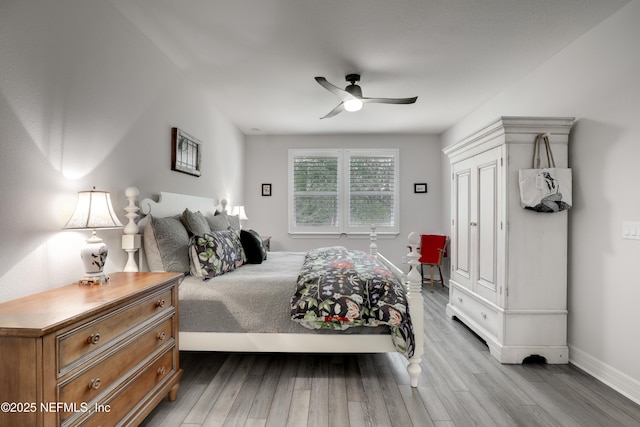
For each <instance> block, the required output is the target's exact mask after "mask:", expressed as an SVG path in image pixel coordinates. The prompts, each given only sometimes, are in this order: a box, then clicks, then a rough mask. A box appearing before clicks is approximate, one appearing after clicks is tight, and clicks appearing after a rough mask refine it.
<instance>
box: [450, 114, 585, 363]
mask: <svg viewBox="0 0 640 427" xmlns="http://www.w3.org/2000/svg"><path fill="white" fill-rule="evenodd" d="M573 120H574V119H573V118H567V117H561V118H553V117H501V118H499V119H498V120H496V121H495V122H493V123H491V124H489V125H488V126H485V127H484V128H482V129H480V130H478V131H477V132H476V133H474V134H473V135H470V136H469V137H467V138H465V139H464V140H462V141H460V142H458V143H456V144H454V145H452V146H449V147H447V148H445V149H444V153H445V154H446V155H447V156H448V157H449V159H450V162H451V179H452V182H451V243H450V247H449V257H450V263H451V276H450V280H449V303H448V305H447V315H448V316H450V317H451V318H458V319H459V320H460V321H462V322H463V323H464V324H466V325H467V326H468V327H469V328H471V329H472V330H473V331H474V332H475V333H476V334H478V335H479V336H480V337H481V338H482V339H484V340H485V341H486V343H487V345H488V346H489V350H490V352H491V354H492V355H493V356H494V357H495V358H496V359H498V360H499V361H500V362H502V363H522V361H523V360H524V359H525V358H527V357H529V356H540V357H543V358H545V359H546V361H547V363H568V360H569V350H568V348H567V211H564V212H558V213H538V212H534V211H531V210H526V209H523V208H522V207H521V206H520V189H519V184H518V170H519V169H528V168H531V167H532V162H533V148H534V141H535V138H536V135H537V134H540V133H547V134H548V135H549V141H550V142H551V149H552V152H553V156H554V159H555V164H556V167H567V162H568V139H569V131H570V129H571V125H572V124H573ZM541 152H542V154H544V146H543V147H542V150H541ZM543 165H545V162H544V160H543ZM561 190H562V189H561Z"/></svg>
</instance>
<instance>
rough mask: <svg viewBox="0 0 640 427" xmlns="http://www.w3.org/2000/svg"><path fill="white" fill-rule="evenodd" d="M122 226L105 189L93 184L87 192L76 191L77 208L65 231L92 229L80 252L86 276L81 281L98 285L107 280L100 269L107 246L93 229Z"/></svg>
mask: <svg viewBox="0 0 640 427" xmlns="http://www.w3.org/2000/svg"><path fill="white" fill-rule="evenodd" d="M122 227H123V225H122V223H121V222H120V220H119V219H118V216H117V215H116V213H115V212H114V211H113V206H112V205H111V195H110V194H109V193H108V192H106V191H98V190H96V188H95V187H93V190H90V191H79V192H78V202H77V203H76V208H75V210H74V212H73V215H71V218H69V221H67V223H66V224H65V226H64V229H66V230H92V232H91V237H90V238H89V239H87V241H86V242H87V243H86V245H85V246H84V247H83V248H82V251H81V252H80V257H81V258H82V262H83V263H84V269H85V272H86V274H85V277H83V278H82V279H80V284H84V285H95V284H97V285H101V284H103V283H105V282H107V281H108V280H109V278H108V277H107V276H105V274H104V273H103V272H102V269H103V268H104V264H105V262H106V261H107V252H108V251H107V245H106V243H104V241H103V240H102V239H101V238H99V237H98V236H96V230H104V229H113V228H122Z"/></svg>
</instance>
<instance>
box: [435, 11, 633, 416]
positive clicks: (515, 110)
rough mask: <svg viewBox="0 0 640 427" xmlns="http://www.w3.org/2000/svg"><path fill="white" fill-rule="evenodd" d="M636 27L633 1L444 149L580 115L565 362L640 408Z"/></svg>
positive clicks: (473, 118) (473, 119)
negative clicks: (485, 132) (538, 120)
mask: <svg viewBox="0 0 640 427" xmlns="http://www.w3.org/2000/svg"><path fill="white" fill-rule="evenodd" d="M638 22H640V1H637V0H636V1H633V2H631V3H630V4H629V5H628V6H626V7H624V8H623V9H621V10H620V11H619V12H618V13H616V14H615V15H613V16H612V17H610V18H609V19H608V20H606V21H604V22H603V23H602V24H600V25H598V26H597V27H595V28H594V29H592V30H591V31H589V32H588V33H587V34H585V35H584V36H583V37H581V38H580V39H578V40H577V41H576V42H574V43H573V44H572V45H570V46H569V47H567V48H566V49H564V50H563V51H561V52H559V53H558V54H557V55H556V56H555V57H554V58H552V59H551V60H550V61H548V62H546V63H545V64H543V65H541V66H540V67H539V68H538V69H536V70H534V71H533V72H532V73H530V74H529V75H528V76H527V77H526V78H524V79H522V80H521V81H520V82H518V83H517V84H514V85H513V86H511V87H509V88H506V89H505V90H504V91H503V92H502V93H500V94H499V95H497V96H496V97H495V98H493V99H492V100H490V101H489V102H487V103H486V104H485V105H483V106H481V107H480V108H478V109H477V110H476V111H474V112H473V113H472V114H470V115H469V116H468V117H467V118H465V119H464V120H462V121H460V122H459V123H457V124H456V125H455V126H454V127H452V128H451V129H449V130H448V131H447V132H446V133H445V134H443V138H442V144H443V147H445V146H448V145H450V144H453V143H455V142H456V141H458V140H460V139H461V138H463V137H464V136H466V135H468V134H469V133H471V132H473V131H474V130H476V129H477V128H479V127H481V126H483V125H485V124H487V123H489V122H490V121H493V120H494V119H496V118H497V117H498V116H517V115H531V116H535V115H539V116H573V117H576V118H577V120H576V123H575V125H574V127H573V130H572V133H571V136H570V145H569V150H570V165H571V166H572V168H573V170H574V195H573V202H574V207H573V209H572V210H571V211H570V219H569V222H570V229H569V234H570V238H569V278H568V279H569V289H568V309H569V331H568V341H569V345H570V356H569V357H570V360H571V362H572V363H574V364H576V365H578V366H580V367H582V368H583V369H585V370H586V371H587V372H590V373H591V374H593V375H594V376H596V377H598V378H600V379H602V380H603V381H605V382H607V383H609V384H610V385H612V386H614V387H615V388H617V389H618V390H620V391H621V392H623V393H624V394H626V395H627V396H630V397H631V398H633V399H634V400H635V401H636V402H638V403H640V365H639V364H638V362H637V361H638V360H639V359H640V340H638V339H637V337H638V330H639V329H640V312H639V311H638V302H639V301H640V262H638V260H640V240H623V239H622V238H621V234H622V222H623V221H640V197H639V196H638V189H637V184H638V182H640V167H638V163H637V161H638V159H640V120H639V118H640V79H639V76H640V49H638V48H637V41H638V40H640V26H639V25H638ZM448 170H449V168H448V166H443V175H444V176H448V174H449V172H448ZM445 182H446V183H448V181H445ZM448 215H449V209H448V203H446V204H445V213H444V215H443V216H444V217H445V218H448Z"/></svg>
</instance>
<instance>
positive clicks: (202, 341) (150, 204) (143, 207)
mask: <svg viewBox="0 0 640 427" xmlns="http://www.w3.org/2000/svg"><path fill="white" fill-rule="evenodd" d="M125 194H126V196H127V198H128V200H129V205H128V206H127V207H125V211H126V212H127V214H126V217H127V218H128V219H129V223H128V224H127V225H126V226H125V229H124V235H123V236H122V248H123V249H124V250H125V251H126V252H127V253H128V261H127V264H126V266H125V268H124V271H139V270H140V269H142V270H143V271H144V270H146V262H145V259H144V253H143V251H142V245H141V235H140V234H139V230H140V227H141V225H142V223H143V221H144V218H140V221H139V217H140V215H139V213H138V212H139V211H141V212H142V214H143V215H148V214H150V213H151V214H153V215H155V216H158V217H165V216H171V215H177V214H182V212H183V211H184V209H185V208H189V209H190V210H192V211H194V212H196V211H200V212H202V213H203V214H205V215H213V214H214V212H215V210H216V207H217V206H219V204H218V202H217V201H216V200H215V199H212V198H206V197H198V196H189V195H184V194H176V193H165V192H162V193H160V197H159V199H158V201H157V202H156V201H154V200H151V199H144V200H142V201H141V202H140V205H139V206H138V205H137V204H136V203H137V197H138V194H139V191H138V189H137V188H135V187H129V188H127V189H126V191H125ZM220 202H221V206H222V209H223V210H224V209H225V208H226V201H225V200H221V201H220ZM376 238H377V236H376V232H375V226H372V227H371V234H370V244H369V252H370V253H371V254H372V255H375V256H377V257H378V258H379V259H380V260H382V262H384V263H385V264H386V265H387V266H388V268H389V269H390V270H391V271H392V272H393V273H394V274H395V275H396V276H397V277H398V278H399V280H401V282H402V283H403V284H404V285H405V287H406V290H407V302H408V304H409V311H410V313H411V320H412V323H413V329H414V334H415V341H416V349H415V351H414V355H413V357H412V358H411V359H409V364H408V366H407V371H408V373H409V377H410V379H411V386H412V387H417V386H418V378H419V376H420V372H421V367H420V362H421V360H422V354H423V353H424V348H423V345H424V335H423V330H424V308H423V297H422V277H420V273H419V268H418V265H419V262H418V259H419V257H420V255H419V254H418V252H417V249H418V245H419V243H420V236H419V235H418V234H417V233H411V234H410V235H409V248H410V251H409V253H408V255H407V259H408V260H409V264H410V266H411V269H410V271H409V274H408V275H405V273H404V272H403V271H402V270H400V269H399V268H397V267H396V266H395V265H393V264H392V263H391V262H390V261H389V260H388V259H387V258H385V257H384V256H383V255H382V254H380V253H378V246H377V244H376ZM138 251H139V261H140V265H141V268H139V267H138V263H136V258H135V254H136V252H138ZM179 347H180V350H190V351H222V352H267V353H268V352H275V353H387V352H395V351H396V349H395V347H394V346H393V344H392V342H391V339H390V338H389V336H388V335H357V334H349V335H336V334H330V335H329V334H326V335H325V334H322V335H320V334H274V333H221V332H180V336H179Z"/></svg>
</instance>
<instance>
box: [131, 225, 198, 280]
mask: <svg viewBox="0 0 640 427" xmlns="http://www.w3.org/2000/svg"><path fill="white" fill-rule="evenodd" d="M180 217H181V215H176V216H172V217H166V218H155V217H153V216H151V215H149V220H148V222H147V224H146V225H145V227H144V234H143V241H144V251H145V255H146V257H147V264H148V266H149V270H151V271H174V272H178V273H188V272H189V270H190V266H189V233H187V229H186V228H185V227H184V225H183V224H182V220H181V218H180Z"/></svg>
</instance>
